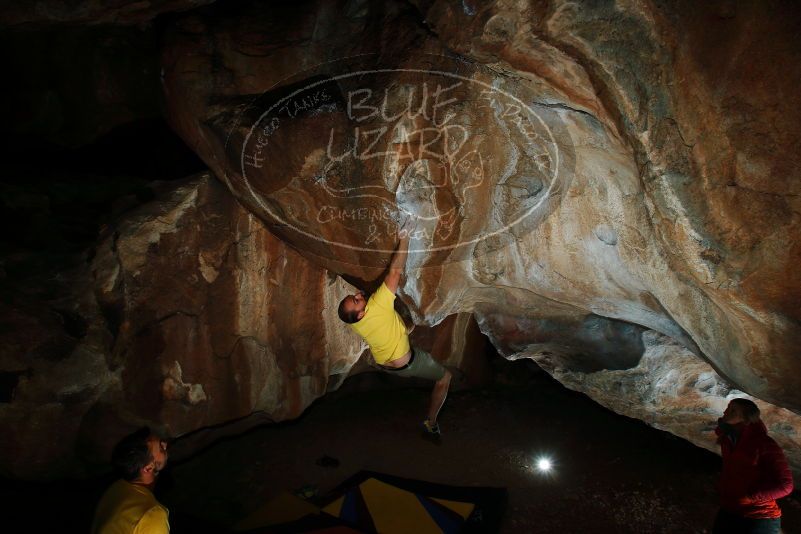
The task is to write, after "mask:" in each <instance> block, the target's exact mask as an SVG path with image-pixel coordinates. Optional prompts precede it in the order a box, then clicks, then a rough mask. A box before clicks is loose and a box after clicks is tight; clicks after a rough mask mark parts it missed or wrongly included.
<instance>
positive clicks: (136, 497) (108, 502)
mask: <svg viewBox="0 0 801 534" xmlns="http://www.w3.org/2000/svg"><path fill="white" fill-rule="evenodd" d="M168 514H169V512H167V509H166V508H164V506H162V505H161V504H159V502H158V501H157V500H156V498H155V497H154V496H153V494H152V493H151V492H150V490H149V489H147V488H145V487H144V486H139V485H137V484H131V483H130V482H128V481H125V480H118V481H116V482H115V483H114V484H112V485H111V486H109V488H108V489H107V490H106V493H104V494H103V497H101V498H100V502H99V503H98V504H97V510H95V519H94V521H93V522H92V534H168V533H169V532H170V523H169V521H168V519H167V516H168Z"/></svg>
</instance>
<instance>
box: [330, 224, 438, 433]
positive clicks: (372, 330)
mask: <svg viewBox="0 0 801 534" xmlns="http://www.w3.org/2000/svg"><path fill="white" fill-rule="evenodd" d="M409 233H410V232H409V231H408V230H407V228H406V225H404V227H403V228H401V230H400V231H399V232H398V237H399V238H400V243H399V244H398V248H397V249H396V250H395V253H394V254H393V255H392V259H391V261H390V264H389V272H388V273H387V275H386V277H384V281H383V283H382V284H381V286H380V287H379V288H378V289H377V290H376V292H375V293H373V294H372V295H371V296H370V297H369V298H366V297H365V295H364V293H362V292H359V293H356V294H354V295H348V296H347V297H345V298H344V299H342V301H341V302H340V303H339V318H340V319H342V320H343V321H344V322H346V323H348V324H350V326H351V328H352V329H353V330H354V331H355V332H356V333H357V334H359V335H360V336H361V337H362V338H363V339H364V340H365V341H366V342H367V344H368V345H369V346H370V351H371V352H372V353H373V358H374V359H375V361H376V363H377V364H378V365H379V366H380V367H381V369H382V370H384V371H386V372H388V373H392V374H395V375H398V376H403V377H418V378H425V379H427V380H432V381H434V389H433V390H432V392H431V400H430V403H429V408H428V415H427V418H426V419H425V420H424V421H423V435H424V436H425V437H426V438H428V439H430V440H431V441H433V442H435V443H439V442H440V440H441V434H440V429H439V424H438V423H437V415H438V414H439V411H440V409H441V408H442V405H443V403H444V402H445V397H446V396H447V395H448V387H449V386H450V381H451V373H450V371H448V370H447V369H445V367H443V366H442V365H441V364H440V363H439V362H437V361H436V360H435V359H434V358H433V357H432V356H431V354H429V353H428V352H426V351H424V350H422V349H420V348H418V347H412V346H411V345H410V343H409V331H408V330H407V328H406V325H405V323H404V322H403V319H402V318H401V316H400V315H399V314H398V312H397V311H395V308H394V305H393V304H394V301H395V294H396V293H397V291H398V287H399V285H400V281H401V277H402V276H403V272H404V268H405V266H406V258H407V256H408V251H409Z"/></svg>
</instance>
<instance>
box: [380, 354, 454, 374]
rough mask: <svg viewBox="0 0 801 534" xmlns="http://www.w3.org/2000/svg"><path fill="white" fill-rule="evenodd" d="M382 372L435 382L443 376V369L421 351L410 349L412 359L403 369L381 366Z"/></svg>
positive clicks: (431, 357)
mask: <svg viewBox="0 0 801 534" xmlns="http://www.w3.org/2000/svg"><path fill="white" fill-rule="evenodd" d="M381 368H382V369H383V370H385V371H386V372H388V373H392V374H393V375H398V376H403V377H409V376H414V377H417V378H425V379H426V380H433V381H435V382H436V381H437V380H439V379H441V378H442V377H443V376H445V367H443V366H442V364H441V363H439V362H438V361H437V360H435V359H434V357H433V356H431V355H430V354H429V353H427V352H426V351H424V350H423V349H419V348H417V347H412V358H411V359H410V360H409V363H407V364H406V365H404V366H403V367H398V368H392V367H385V366H383V365H382V366H381Z"/></svg>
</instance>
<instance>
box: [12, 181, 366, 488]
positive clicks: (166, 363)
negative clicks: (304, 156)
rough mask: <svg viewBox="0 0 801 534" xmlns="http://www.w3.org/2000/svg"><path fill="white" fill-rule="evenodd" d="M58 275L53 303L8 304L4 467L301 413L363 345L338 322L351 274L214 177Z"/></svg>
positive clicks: (31, 468) (27, 473) (53, 464)
mask: <svg viewBox="0 0 801 534" xmlns="http://www.w3.org/2000/svg"><path fill="white" fill-rule="evenodd" d="M60 276H61V277H62V278H63V283H64V285H65V286H67V288H68V289H66V290H65V289H63V288H62V291H61V296H60V298H59V299H58V300H50V301H48V300H45V299H44V298H43V299H42V300H41V301H40V302H38V304H36V305H31V304H30V302H31V299H30V298H29V297H28V298H25V300H26V301H27V302H28V305H27V306H26V307H22V306H21V305H19V304H18V305H17V306H14V305H11V306H4V307H3V310H2V313H3V323H4V324H5V325H6V326H7V330H8V331H7V332H6V334H5V339H7V340H8V341H9V343H6V344H4V350H3V352H2V354H1V355H0V357H2V368H3V370H4V373H7V374H9V375H11V374H14V376H13V377H11V376H9V380H11V379H12V378H13V384H12V383H10V384H8V386H9V387H8V388H4V389H5V390H6V393H8V396H7V398H6V399H5V401H4V402H3V403H0V421H2V424H3V428H4V429H7V430H6V431H4V432H3V435H2V438H0V440H2V441H0V445H2V450H3V454H2V458H3V459H4V461H3V463H2V466H0V468H1V469H2V471H3V473H4V474H7V475H13V476H20V477H57V476H63V475H65V474H68V473H75V472H76V471H80V469H81V467H82V466H81V462H82V461H83V462H85V464H84V466H85V465H88V466H89V467H90V468H91V467H92V466H93V465H94V466H103V464H105V462H106V459H107V458H108V454H109V451H110V448H111V446H112V445H113V444H114V442H116V440H118V439H119V437H120V436H121V435H122V434H123V433H124V432H125V431H126V430H130V429H132V428H134V427H136V426H138V425H142V424H150V425H152V426H155V427H157V428H160V429H161V430H162V431H163V432H165V433H167V434H168V435H172V436H177V435H181V434H183V433H186V432H189V431H192V430H195V429H197V428H201V427H205V426H211V425H216V424H219V423H223V422H226V421H230V420H233V419H236V418H241V417H244V416H247V415H250V414H251V413H253V412H254V411H260V412H263V414H264V415H265V416H266V420H276V421H278V420H283V419H287V418H293V417H297V416H298V415H300V413H301V412H302V411H303V410H304V409H305V408H306V407H307V406H308V405H309V404H310V403H311V402H312V401H313V400H314V399H316V398H317V397H319V396H321V395H322V394H324V393H325V391H326V389H327V387H328V384H329V380H330V377H331V376H332V375H337V374H344V373H347V372H348V371H349V369H350V367H351V366H352V365H353V364H354V363H355V362H356V360H357V359H358V358H359V357H360V355H361V354H362V352H363V350H364V347H363V345H362V343H361V341H360V340H359V339H358V337H356V336H354V335H353V334H352V333H351V332H349V331H348V330H346V329H343V328H341V327H340V325H338V324H336V323H337V322H338V321H339V319H338V318H337V317H336V313H335V307H336V305H337V304H338V302H339V299H340V298H341V297H342V296H344V295H345V294H346V291H347V289H348V287H347V284H345V283H344V282H342V281H341V280H338V279H336V278H334V277H332V276H331V275H330V274H328V273H326V272H325V270H323V269H321V268H319V267H316V266H314V265H311V264H310V263H309V262H307V261H306V260H305V259H303V258H302V257H301V256H300V255H298V254H297V253H295V252H294V251H292V250H291V249H290V248H288V247H287V246H286V245H284V244H283V243H281V242H280V241H278V240H277V239H276V238H275V237H273V236H272V235H271V234H270V233H269V232H267V231H266V229H265V228H264V226H263V225H262V224H261V223H260V222H259V221H258V220H256V219H255V218H254V217H253V216H252V215H251V214H249V213H248V212H246V211H245V210H243V209H242V208H241V207H240V206H239V204H238V203H237V202H236V201H235V200H234V199H233V197H232V196H231V195H230V194H229V193H228V192H227V191H226V190H225V188H224V187H223V186H222V185H220V184H219V183H217V182H216V181H215V180H214V179H213V178H211V177H210V176H209V175H208V174H205V175H201V176H198V177H195V178H192V179H188V180H185V181H184V182H183V183H181V184H180V185H179V186H178V187H176V188H174V189H166V190H165V191H164V192H162V193H161V195H160V197H159V199H158V200H156V201H153V202H151V203H149V204H146V205H144V206H143V207H142V208H139V209H137V210H136V211H134V212H133V213H132V214H131V215H130V216H128V217H126V218H125V219H124V220H122V221H121V222H120V223H118V224H116V225H115V226H114V227H109V228H108V229H107V231H106V237H105V239H103V240H102V242H101V243H100V245H99V247H98V249H97V251H96V254H95V256H94V258H93V259H92V261H91V266H90V265H87V264H85V266H84V267H78V268H76V269H75V271H74V272H73V273H62V274H61V275H60ZM20 292H21V293H22V294H21V295H20V297H19V298H20V300H23V299H24V297H25V296H24V292H23V290H21V291H20ZM56 294H58V292H56ZM55 310H61V311H60V315H59V313H58V312H56V311H55ZM335 382H337V383H338V382H339V380H335ZM42 436H51V437H56V436H57V439H49V440H44V441H43V440H42Z"/></svg>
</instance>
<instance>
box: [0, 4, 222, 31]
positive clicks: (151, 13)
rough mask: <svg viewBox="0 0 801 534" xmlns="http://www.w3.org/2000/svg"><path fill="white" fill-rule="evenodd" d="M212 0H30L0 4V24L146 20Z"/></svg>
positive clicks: (12, 25) (141, 22)
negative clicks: (122, 0) (129, 0)
mask: <svg viewBox="0 0 801 534" xmlns="http://www.w3.org/2000/svg"><path fill="white" fill-rule="evenodd" d="M213 1H214V0H149V1H147V2H102V1H98V0H83V1H71V2H63V1H59V0H34V1H31V2H12V1H10V0H5V1H3V2H2V4H0V25H2V26H6V27H14V28H18V27H24V28H30V27H47V26H53V25H61V24H63V25H67V24H120V25H135V24H146V23H149V22H150V21H152V20H153V19H154V18H156V16H158V15H159V14H162V13H169V12H171V11H185V10H187V9H192V8H194V7H197V6H202V5H204V4H208V3H210V2H213Z"/></svg>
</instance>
